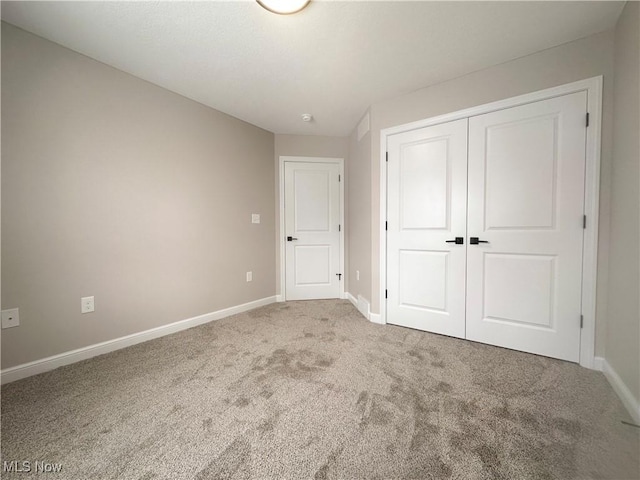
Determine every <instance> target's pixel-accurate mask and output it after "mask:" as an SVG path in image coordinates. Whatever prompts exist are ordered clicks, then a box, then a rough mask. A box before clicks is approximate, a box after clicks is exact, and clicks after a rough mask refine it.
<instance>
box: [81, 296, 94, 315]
mask: <svg viewBox="0 0 640 480" xmlns="http://www.w3.org/2000/svg"><path fill="white" fill-rule="evenodd" d="M93 311H95V303H94V299H93V296H91V297H82V298H81V299H80V312H81V313H91V312H93Z"/></svg>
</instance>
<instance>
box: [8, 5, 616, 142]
mask: <svg viewBox="0 0 640 480" xmlns="http://www.w3.org/2000/svg"><path fill="white" fill-rule="evenodd" d="M622 6H623V3H620V2H592V1H587V2H552V1H546V2H421V1H412V2H364V1H352V2H332V1H312V3H311V4H310V5H309V7H308V8H307V9H305V10H304V11H303V12H301V13H299V14H296V15H291V16H278V15H274V14H272V13H270V12H268V11H266V10H264V9H263V8H262V7H260V6H259V5H258V4H257V3H256V2H254V1H235V2H234V1H232V2H221V1H211V2H190V1H186V2H55V1H54V2H2V19H3V20H5V21H7V22H9V23H12V24H14V25H16V26H18V27H21V28H23V29H25V30H27V31H30V32H33V33H35V34H37V35H40V36H42V37H44V38H46V39H49V40H52V41H54V42H56V43H59V44H61V45H64V46H65V47H68V48H70V49H72V50H75V51H77V52H80V53H83V54H85V55H87V56H89V57H92V58H95V59H96V60H99V61H101V62H104V63H106V64H108V65H112V66H114V67H116V68H118V69H121V70H124V71H125V72H129V73H131V74H133V75H136V76H138V77H140V78H143V79H145V80H147V81H149V82H152V83H155V84H157V85H160V86H162V87H165V88H167V89H169V90H172V91H174V92H177V93H179V94H182V95H184V96H185V97H188V98H191V99H193V100H196V101H198V102H200V103H203V104H205V105H209V106H211V107H213V108H216V109H218V110H221V111H223V112H225V113H228V114H230V115H233V116H235V117H238V118H240V119H242V120H245V121H247V122H250V123H252V124H254V125H258V126H260V127H262V128H264V129H266V130H269V131H272V132H274V133H293V134H314V135H339V136H345V135H349V134H350V133H351V131H352V130H353V128H354V127H355V125H356V123H357V122H358V120H359V119H360V117H361V116H362V114H363V113H364V112H365V110H366V109H367V108H368V107H369V106H370V105H371V104H373V103H376V102H379V101H382V100H385V99H388V98H393V97H395V96H398V95H401V94H403V93H406V92H410V91H413V90H416V89H418V88H420V87H424V86H427V85H431V84H434V83H438V82H441V81H443V80H447V79H451V78H454V77H457V76H460V75H464V74H466V73H469V72H472V71H475V70H479V69H482V68H486V67H488V66H490V65H495V64H498V63H501V62H505V61H507V60H510V59H513V58H517V57H521V56H524V55H527V54H530V53H533V52H536V51H540V50H543V49H545V48H549V47H553V46H556V45H559V44H562V43H565V42H569V41H572V40H575V39H578V38H581V37H585V36H588V35H591V34H594V33H597V32H600V31H603V30H606V29H608V28H611V27H613V25H614V24H615V22H616V20H617V18H618V16H619V14H620V12H621V10H622ZM302 113H311V114H313V116H314V119H315V121H314V122H312V123H309V124H307V123H304V122H302V121H301V119H300V115H301V114H302Z"/></svg>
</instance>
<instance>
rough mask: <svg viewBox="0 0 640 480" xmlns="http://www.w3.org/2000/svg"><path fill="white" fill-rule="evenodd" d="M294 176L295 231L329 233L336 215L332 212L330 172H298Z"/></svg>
mask: <svg viewBox="0 0 640 480" xmlns="http://www.w3.org/2000/svg"><path fill="white" fill-rule="evenodd" d="M293 175H294V177H293V181H294V183H295V185H294V188H293V192H294V195H295V200H294V202H293V209H294V221H295V226H294V231H296V232H328V231H329V229H330V221H331V220H332V219H331V214H332V213H334V212H332V210H331V188H330V172H327V171H326V170H318V169H313V170H296V171H295V172H294V174H293ZM333 220H334V221H335V219H333Z"/></svg>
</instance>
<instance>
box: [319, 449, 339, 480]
mask: <svg viewBox="0 0 640 480" xmlns="http://www.w3.org/2000/svg"><path fill="white" fill-rule="evenodd" d="M343 450H344V447H340V448H338V449H336V450H334V451H332V452H331V453H330V454H329V458H327V461H326V462H325V463H324V464H323V465H322V466H321V467H320V468H319V469H318V470H317V471H316V473H315V475H314V476H313V478H314V479H315V480H325V479H327V478H329V470H330V469H331V467H333V466H335V464H336V460H337V459H338V457H339V456H340V454H341V453H342V451H343Z"/></svg>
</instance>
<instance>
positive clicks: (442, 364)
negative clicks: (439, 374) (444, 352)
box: [431, 360, 444, 368]
mask: <svg viewBox="0 0 640 480" xmlns="http://www.w3.org/2000/svg"><path fill="white" fill-rule="evenodd" d="M431 366H432V367H435V368H444V362H443V361H442V360H438V361H437V362H431Z"/></svg>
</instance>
